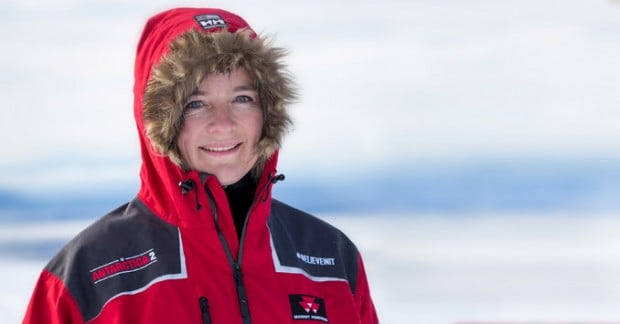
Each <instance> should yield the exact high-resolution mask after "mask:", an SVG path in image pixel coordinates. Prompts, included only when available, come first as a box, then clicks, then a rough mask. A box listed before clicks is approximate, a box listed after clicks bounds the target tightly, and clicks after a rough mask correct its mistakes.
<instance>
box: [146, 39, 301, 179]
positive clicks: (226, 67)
mask: <svg viewBox="0 0 620 324" xmlns="http://www.w3.org/2000/svg"><path fill="white" fill-rule="evenodd" d="M253 35H254V34H253V32H252V31H251V30H248V29H246V30H240V31H237V32H234V33H230V32H228V31H227V30H222V31H218V32H212V33H201V32H198V31H195V30H191V31H188V32H187V33H185V34H182V35H181V36H179V37H178V38H176V39H175V40H174V41H173V42H172V43H171V44H170V52H169V53H168V54H167V55H165V56H164V57H163V58H162V59H161V61H160V63H159V64H158V65H155V66H154V67H153V70H152V73H151V77H150V79H149V81H148V83H147V86H146V90H145V93H144V101H143V105H144V107H143V108H144V115H143V117H144V122H145V125H146V135H147V136H148V138H149V140H150V142H151V145H152V146H153V148H154V149H155V150H156V151H157V152H159V153H161V154H163V155H166V156H168V157H169V158H170V159H171V160H172V161H173V162H174V163H175V164H177V165H178V166H180V167H181V168H183V169H186V164H185V163H184V162H183V160H182V158H181V154H180V152H179V148H178V147H177V137H178V135H179V132H180V131H181V128H182V127H183V110H184V107H183V105H184V103H185V101H186V100H187V98H189V97H190V95H191V94H192V93H193V92H194V90H195V89H197V88H198V86H199V85H200V83H201V82H202V79H203V78H204V76H205V75H207V74H208V73H228V72H230V71H231V70H233V69H234V68H237V67H243V68H245V69H246V70H247V72H248V74H249V75H250V78H251V79H252V80H253V82H254V86H255V87H256V89H257V91H258V95H259V97H260V103H261V107H262V110H263V133H262V137H261V140H260V141H259V143H258V152H259V157H258V161H257V163H256V165H255V167H254V169H253V174H254V175H260V174H261V173H262V169H263V167H264V164H265V162H266V161H267V159H268V158H269V157H271V155H272V154H273V153H274V152H275V151H276V150H278V149H279V148H280V145H281V143H282V139H283V137H284V134H285V133H286V132H287V130H288V129H289V127H291V126H292V121H291V118H290V116H289V114H288V113H287V111H286V106H288V105H289V104H290V103H291V102H292V101H293V100H294V99H295V98H296V93H295V90H294V89H293V82H292V79H291V77H290V75H289V73H288V72H287V71H286V70H285V66H284V65H283V64H282V63H281V62H280V60H281V58H282V57H283V56H285V55H286V51H285V50H284V49H282V48H278V47H271V46H270V44H269V43H268V42H267V41H266V40H265V39H263V38H260V37H259V36H256V37H253Z"/></svg>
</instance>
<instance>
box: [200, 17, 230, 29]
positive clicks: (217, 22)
mask: <svg viewBox="0 0 620 324" xmlns="http://www.w3.org/2000/svg"><path fill="white" fill-rule="evenodd" d="M194 19H196V21H197V22H198V23H199V24H200V26H202V29H211V28H223V27H226V21H225V20H224V19H222V17H220V16H219V15H215V14H211V15H209V14H207V15H200V16H196V17H194Z"/></svg>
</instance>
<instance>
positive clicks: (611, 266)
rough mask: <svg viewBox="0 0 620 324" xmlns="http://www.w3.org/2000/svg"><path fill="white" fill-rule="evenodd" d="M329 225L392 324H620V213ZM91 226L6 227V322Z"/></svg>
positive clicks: (0, 239)
mask: <svg viewBox="0 0 620 324" xmlns="http://www.w3.org/2000/svg"><path fill="white" fill-rule="evenodd" d="M324 218H325V219H327V220H328V221H330V222H332V223H333V224H335V225H337V226H338V227H340V228H341V229H343V230H344V231H345V232H347V233H348V234H349V236H350V237H351V238H352V239H353V240H354V241H355V242H357V243H358V246H359V248H360V250H362V252H363V253H364V257H365V261H366V267H367V271H368V273H369V277H370V281H371V288H372V290H373V294H374V299H375V303H376V306H377V308H378V311H379V312H380V317H381V319H382V322H383V323H421V324H434V323H517V322H518V323H538V324H542V323H545V324H546V323H556V324H557V323H573V324H575V323H607V324H609V323H620V307H619V305H620V215H531V214H530V215H489V216H484V215H475V216H472V215H467V216H462V215H461V216H458V217H457V216H455V215H452V216H439V215H408V216H405V215H402V216H398V215H372V216H359V215H356V216H346V215H344V216H343V215H339V216H333V215H325V216H324ZM84 225H85V224H84V223H83V222H82V223H80V222H72V223H50V224H29V225H24V224H9V225H7V224H4V225H3V226H2V227H1V228H0V280H1V282H0V314H1V316H0V322H1V323H17V322H19V320H20V319H21V316H22V313H23V311H24V309H25V306H26V303H27V301H28V298H29V295H30V292H31V289H32V286H33V284H34V281H35V279H36V277H37V276H38V273H39V270H40V268H41V267H42V266H43V265H44V263H45V261H46V260H43V259H42V258H43V255H46V254H49V253H50V251H49V248H48V249H47V250H46V249H45V248H44V247H50V246H52V248H54V249H55V246H56V245H58V244H60V242H62V241H63V240H66V239H67V238H68V237H70V236H71V235H73V233H75V232H77V231H78V230H79V229H81V228H82V227H83V226H84ZM37 242H38V243H37ZM12 247H20V249H21V250H18V251H15V249H13V248H12ZM42 248H43V249H42ZM41 251H43V252H41ZM18 253H19V254H18Z"/></svg>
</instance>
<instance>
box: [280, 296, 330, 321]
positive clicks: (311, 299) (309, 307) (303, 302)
mask: <svg viewBox="0 0 620 324" xmlns="http://www.w3.org/2000/svg"><path fill="white" fill-rule="evenodd" d="M288 299H289V301H290V302H291V311H292V312H293V320H305V321H311V320H314V321H321V322H325V323H328V322H329V321H328V320H327V310H326V309H325V300H324V299H323V298H319V297H315V296H310V295H288Z"/></svg>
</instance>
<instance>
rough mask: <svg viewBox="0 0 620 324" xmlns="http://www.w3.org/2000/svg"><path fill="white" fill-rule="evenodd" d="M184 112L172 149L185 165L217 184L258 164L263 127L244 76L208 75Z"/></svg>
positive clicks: (238, 72) (233, 179)
mask: <svg viewBox="0 0 620 324" xmlns="http://www.w3.org/2000/svg"><path fill="white" fill-rule="evenodd" d="M184 107H185V111H184V123H183V128H182V129H181V132H180V134H179V137H178V140H177V145H178V147H179V151H180V153H181V157H182V158H183V161H184V162H185V164H186V165H187V166H188V167H189V168H191V169H193V170H197V171H200V172H207V173H210V174H213V175H215V176H216V177H217V178H218V180H219V181H220V183H221V184H222V185H230V184H233V183H235V182H237V181H239V180H240V179H241V178H242V177H243V176H244V175H245V174H246V173H248V172H249V171H250V170H251V169H252V167H253V166H254V164H255V163H256V160H257V159H258V151H257V144H258V141H259V140H260V137H261V133H262V127H263V113H262V109H261V106H260V100H259V97H258V92H257V91H256V89H255V88H254V85H253V82H252V80H251V79H250V76H249V75H248V73H247V71H246V70H245V69H244V68H236V69H234V70H232V72H231V73H230V74H221V73H209V74H207V75H206V76H205V78H204V79H203V80H202V82H201V83H200V85H199V87H198V89H197V90H196V92H195V93H194V94H192V95H191V96H190V97H189V99H188V100H187V101H186V102H185V106H184Z"/></svg>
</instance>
